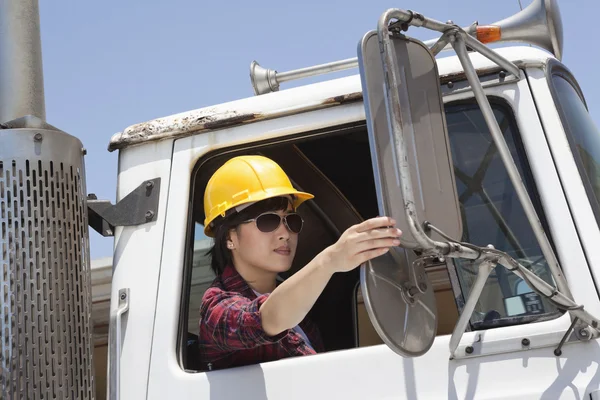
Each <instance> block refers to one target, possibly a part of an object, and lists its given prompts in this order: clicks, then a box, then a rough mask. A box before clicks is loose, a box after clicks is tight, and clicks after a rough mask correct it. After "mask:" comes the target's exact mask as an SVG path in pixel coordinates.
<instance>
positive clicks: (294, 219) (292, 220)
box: [286, 214, 302, 233]
mask: <svg viewBox="0 0 600 400" xmlns="http://www.w3.org/2000/svg"><path fill="white" fill-rule="evenodd" d="M286 222H287V225H288V227H289V228H290V231H292V232H294V233H300V231H301V230H302V217H300V215H298V214H290V215H288V216H287V217H286Z"/></svg>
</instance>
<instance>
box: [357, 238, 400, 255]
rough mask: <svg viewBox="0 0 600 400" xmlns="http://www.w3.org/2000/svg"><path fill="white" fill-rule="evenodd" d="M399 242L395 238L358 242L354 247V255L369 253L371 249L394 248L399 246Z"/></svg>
mask: <svg viewBox="0 0 600 400" xmlns="http://www.w3.org/2000/svg"><path fill="white" fill-rule="evenodd" d="M399 245H400V240H399V239H395V238H381V239H372V240H366V241H364V242H360V243H358V244H357V245H356V247H355V249H356V250H355V251H356V253H357V254H358V253H362V252H365V251H370V250H371V249H379V248H383V247H387V248H389V247H394V246H399Z"/></svg>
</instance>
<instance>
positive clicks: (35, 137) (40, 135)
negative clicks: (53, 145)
mask: <svg viewBox="0 0 600 400" xmlns="http://www.w3.org/2000/svg"><path fill="white" fill-rule="evenodd" d="M43 138H44V137H43V136H42V134H41V133H36V134H35V135H33V140H34V141H36V142H41V141H42V139H43Z"/></svg>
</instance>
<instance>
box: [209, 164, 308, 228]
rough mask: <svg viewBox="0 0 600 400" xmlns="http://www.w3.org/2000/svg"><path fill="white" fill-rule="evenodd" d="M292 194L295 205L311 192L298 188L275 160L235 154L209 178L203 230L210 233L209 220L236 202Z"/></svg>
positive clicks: (250, 201) (237, 203) (249, 201)
mask: <svg viewBox="0 0 600 400" xmlns="http://www.w3.org/2000/svg"><path fill="white" fill-rule="evenodd" d="M286 195H288V196H289V195H291V196H292V198H293V207H294V209H296V208H297V207H298V206H299V205H300V204H302V203H303V202H305V201H306V200H310V199H312V198H313V197H314V196H313V195H312V194H310V193H304V192H299V191H297V190H296V189H294V187H293V186H292V183H291V182H290V179H289V178H288V176H287V175H286V173H285V172H284V171H283V169H282V168H281V167H280V166H279V164H277V163H276V162H275V161H273V160H271V159H269V158H267V157H263V156H239V157H234V158H232V159H230V160H229V161H227V162H226V163H225V164H223V165H222V166H221V167H220V168H219V169H218V170H217V171H216V172H215V173H214V174H213V176H212V177H211V178H210V180H209V181H208V183H207V184H206V190H205V192H204V215H205V219H204V234H205V235H206V236H209V237H213V232H212V229H211V228H212V227H211V222H213V221H214V219H215V218H217V217H218V216H219V215H220V216H221V217H225V213H226V212H227V211H228V210H230V209H232V208H234V207H237V206H239V205H242V204H245V203H253V202H256V201H260V200H265V199H268V198H271V197H277V196H286Z"/></svg>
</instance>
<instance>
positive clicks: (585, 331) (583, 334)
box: [579, 328, 588, 338]
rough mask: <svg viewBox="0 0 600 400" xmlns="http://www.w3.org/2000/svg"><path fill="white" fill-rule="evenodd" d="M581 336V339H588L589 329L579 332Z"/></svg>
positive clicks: (582, 329)
mask: <svg viewBox="0 0 600 400" xmlns="http://www.w3.org/2000/svg"><path fill="white" fill-rule="evenodd" d="M579 335H580V336H581V337H584V338H586V337H588V331H587V329H585V328H581V329H580V330H579Z"/></svg>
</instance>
